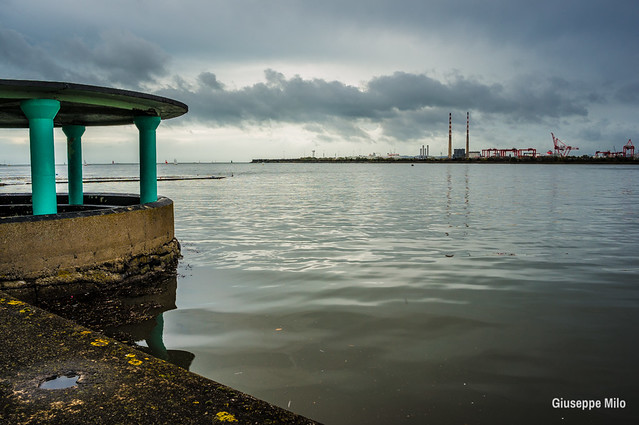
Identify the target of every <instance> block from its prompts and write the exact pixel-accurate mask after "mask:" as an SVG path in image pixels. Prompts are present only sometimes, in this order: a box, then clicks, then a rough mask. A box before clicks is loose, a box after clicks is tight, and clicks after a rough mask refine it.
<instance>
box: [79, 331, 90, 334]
mask: <svg viewBox="0 0 639 425" xmlns="http://www.w3.org/2000/svg"><path fill="white" fill-rule="evenodd" d="M90 333H91V331H82V332H80V335H88V334H90Z"/></svg>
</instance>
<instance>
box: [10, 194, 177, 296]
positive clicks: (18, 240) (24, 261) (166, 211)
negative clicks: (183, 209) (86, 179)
mask: <svg viewBox="0 0 639 425" xmlns="http://www.w3.org/2000/svg"><path fill="white" fill-rule="evenodd" d="M138 202H139V201H138ZM173 226H174V224H173V201H171V200H170V199H168V198H160V199H159V200H158V201H157V202H153V203H149V204H144V205H139V204H138V205H129V206H123V207H113V208H107V209H96V210H92V211H76V212H69V213H62V214H56V215H42V216H19V217H0V289H16V288H29V287H31V288H33V287H35V286H48V285H58V284H73V283H79V282H89V283H95V284H112V283H118V282H122V281H124V280H126V279H129V278H131V279H135V278H137V277H142V276H144V277H146V278H148V277H149V274H150V273H151V274H152V273H156V272H163V271H166V270H167V269H170V268H174V267H175V266H176V264H177V260H178V258H179V255H180V251H179V244H178V242H177V240H176V239H175V238H174V232H173V228H174V227H173Z"/></svg>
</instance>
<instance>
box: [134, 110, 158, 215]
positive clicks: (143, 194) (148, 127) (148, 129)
mask: <svg viewBox="0 0 639 425" xmlns="http://www.w3.org/2000/svg"><path fill="white" fill-rule="evenodd" d="M133 122H134V123H135V126H136V127H137V128H138V130H139V131H140V203H141V204H146V203H149V202H155V201H157V200H158V171H157V160H156V155H157V154H156V148H155V143H156V141H155V129H156V128H158V125H160V117H149V116H141V117H135V118H134V120H133Z"/></svg>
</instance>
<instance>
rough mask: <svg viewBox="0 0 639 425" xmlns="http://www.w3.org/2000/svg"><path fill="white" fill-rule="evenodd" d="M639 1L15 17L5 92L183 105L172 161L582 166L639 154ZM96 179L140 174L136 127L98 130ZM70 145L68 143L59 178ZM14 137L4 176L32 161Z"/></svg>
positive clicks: (148, 8) (9, 11) (443, 0)
mask: <svg viewBox="0 0 639 425" xmlns="http://www.w3.org/2000/svg"><path fill="white" fill-rule="evenodd" d="M638 17H639V2H637V1H636V0H605V1H603V0H601V1H600V0H579V1H576V0H536V1H529V0H527V1H523V0H483V1H476V0H460V1H454V0H432V1H425V0H419V1H405V0H339V1H338V0H322V1H313V2H311V1H303V0H298V1H292V0H226V1H216V0H199V1H196V0H180V1H170V2H169V1H164V0H153V1H151V0H126V1H124V0H109V1H100V2H97V1H87V0H77V1H71V0H58V1H55V2H51V1H44V0H42V1H30V0H0V57H1V58H2V60H0V78H7V79H37V80H53V81H68V82H78V83H86V84H97V85H104V86H112V87H117V88H125V89H132V90H139V91H144V92H149V93H154V94H159V95H163V96H167V97H171V98H174V99H177V100H180V101H182V102H184V103H186V104H187V105H189V108H190V111H189V113H188V114H187V115H185V116H183V117H180V118H176V119H173V120H167V121H165V122H163V123H162V124H161V126H160V128H159V129H158V160H160V161H162V160H164V159H168V160H169V161H172V160H173V159H174V158H176V159H178V161H183V162H186V161H230V160H234V161H249V160H251V159H252V158H264V157H282V156H286V157H298V156H302V155H310V154H311V152H312V151H313V150H315V151H316V156H322V155H326V156H333V155H335V154H337V155H341V156H345V155H353V154H370V153H372V152H376V153H383V154H385V153H387V152H397V153H399V154H410V155H417V154H419V148H420V147H421V145H429V146H430V153H431V154H433V155H439V154H440V153H443V154H446V153H447V146H448V114H449V113H452V114H453V133H454V134H453V144H454V147H458V148H463V147H465V133H466V112H467V111H468V112H470V115H471V150H481V149H484V148H493V147H497V148H512V147H518V148H528V147H533V148H536V149H539V150H542V151H546V150H548V149H552V139H551V136H550V132H554V133H555V135H556V136H558V137H559V138H560V139H562V140H564V141H565V142H566V143H569V144H571V145H574V146H578V147H580V151H579V152H578V154H584V153H585V154H594V152H595V151H596V150H612V149H613V148H616V149H617V150H621V147H622V146H623V145H624V144H625V143H626V142H627V141H628V139H629V138H633V139H636V140H638V141H639V125H638V124H637V122H638V120H637V118H638V112H639V48H638V47H637V46H639V29H637V18H638ZM83 141H84V143H83V150H84V155H85V158H86V159H87V160H88V161H89V162H110V161H111V160H115V161H118V162H136V161H137V159H138V157H137V130H136V129H135V127H133V126H126V127H121V128H117V127H110V128H89V129H87V132H86V133H85V136H84V138H83ZM65 155H66V148H65V140H64V136H63V134H62V132H61V131H59V130H56V161H57V162H59V163H62V162H64V160H65ZM28 157H29V153H28V134H27V132H26V131H25V130H0V163H3V162H9V163H27V162H28Z"/></svg>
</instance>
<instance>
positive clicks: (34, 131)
mask: <svg viewBox="0 0 639 425" xmlns="http://www.w3.org/2000/svg"><path fill="white" fill-rule="evenodd" d="M20 108H22V111H23V112H24V115H26V117H27V119H28V120H29V141H30V151H31V194H32V205H33V215H41V214H57V212H58V203H57V200H56V192H55V155H54V151H53V118H54V117H55V116H56V114H57V113H58V111H59V110H60V102H58V101H57V100H54V99H30V100H25V101H23V102H21V103H20Z"/></svg>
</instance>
